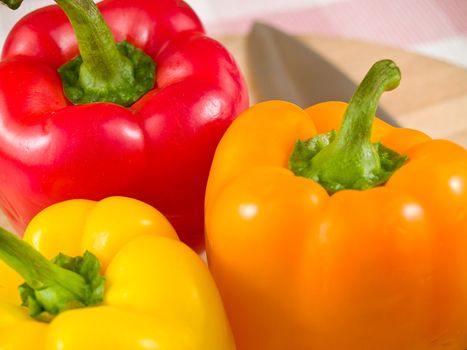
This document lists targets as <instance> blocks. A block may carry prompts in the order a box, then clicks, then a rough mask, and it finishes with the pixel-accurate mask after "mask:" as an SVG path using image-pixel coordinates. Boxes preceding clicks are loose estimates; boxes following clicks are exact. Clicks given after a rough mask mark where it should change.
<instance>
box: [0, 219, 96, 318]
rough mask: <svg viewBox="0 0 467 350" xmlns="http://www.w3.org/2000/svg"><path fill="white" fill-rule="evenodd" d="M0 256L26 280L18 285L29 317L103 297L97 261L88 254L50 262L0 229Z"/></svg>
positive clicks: (42, 315)
mask: <svg viewBox="0 0 467 350" xmlns="http://www.w3.org/2000/svg"><path fill="white" fill-rule="evenodd" d="M0 259H1V260H3V261H4V262H5V263H6V264H7V265H9V266H10V267H11V268H13V269H14V270H15V271H16V272H17V273H18V274H19V275H21V277H23V278H24V280H25V281H26V283H25V284H23V285H21V286H20V287H19V289H20V294H21V298H22V300H23V305H24V306H27V307H29V309H30V313H31V316H33V317H37V318H44V314H45V315H46V317H47V316H54V315H57V314H59V313H60V312H62V311H65V310H69V309H73V308H78V307H85V306H89V305H95V304H98V303H100V302H101V301H102V299H103V287H104V286H103V284H104V280H103V278H102V277H101V276H100V275H99V269H100V264H99V261H98V260H97V259H96V257H94V256H93V255H92V254H91V253H88V252H86V253H85V254H84V256H83V257H77V258H70V257H67V256H65V255H62V254H60V255H59V256H58V257H57V258H55V259H54V260H55V261H53V262H51V261H48V260H47V259H46V258H45V257H44V256H42V255H41V254H40V253H39V252H38V251H37V250H35V249H34V248H33V247H31V246H30V245H29V244H28V243H26V242H24V241H23V240H21V239H20V238H18V237H17V236H15V235H14V234H12V233H10V232H8V231H6V230H4V229H3V228H0Z"/></svg>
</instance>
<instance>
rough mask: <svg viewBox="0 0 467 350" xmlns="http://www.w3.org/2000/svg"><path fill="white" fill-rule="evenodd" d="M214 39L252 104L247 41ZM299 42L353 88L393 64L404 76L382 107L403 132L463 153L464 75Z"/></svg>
mask: <svg viewBox="0 0 467 350" xmlns="http://www.w3.org/2000/svg"><path fill="white" fill-rule="evenodd" d="M218 39H219V40H220V41H221V42H222V43H223V44H224V45H225V46H226V47H227V48H228V49H229V50H230V51H231V52H232V54H233V55H234V57H235V58H236V59H237V62H238V63H239V65H240V67H241V69H242V70H243V72H244V74H245V76H246V80H247V84H248V87H249V89H250V96H251V102H252V103H254V102H255V99H256V96H255V84H254V80H253V76H252V72H251V71H250V69H249V67H248V62H247V53H246V40H245V37H240V36H231V37H221V38H218ZM300 39H301V40H302V41H303V42H304V43H306V44H307V45H309V46H310V47H311V48H313V49H314V50H316V51H317V52H318V53H320V54H321V55H322V56H324V57H325V58H327V59H328V60H329V61H331V62H332V63H333V64H335V65H336V66H337V67H339V68H340V69H341V70H342V71H343V72H344V73H346V74H347V75H348V76H349V77H350V78H351V79H352V80H353V81H355V82H356V83H358V82H360V80H361V79H362V78H363V76H364V75H365V73H366V72H367V71H368V69H369V68H370V67H371V65H372V64H373V63H374V62H376V61H378V60H380V59H383V58H390V59H392V60H394V61H395V62H396V63H397V65H398V66H399V67H400V69H401V72H402V80H401V84H400V86H399V87H398V88H397V89H396V90H394V91H392V92H390V93H386V94H384V95H383V98H382V99H381V104H382V106H383V107H384V108H385V109H386V110H387V111H388V112H389V113H390V114H391V115H392V116H394V118H395V119H396V120H397V121H398V122H399V123H400V125H402V126H404V127H408V128H413V129H418V130H421V131H423V132H425V133H427V134H428V135H430V136H431V137H433V138H444V139H449V140H452V141H455V142H457V143H459V144H462V145H463V146H464V147H467V70H465V69H462V68H460V67H457V66H454V65H451V64H447V63H444V62H441V61H438V60H435V59H432V58H428V57H425V56H421V55H418V54H415V53H411V52H407V51H404V50H401V49H396V48H392V47H387V46H382V45H378V44H371V43H365V42H361V41H356V40H349V39H339V38H332V37H319V36H302V37H300ZM266 59H267V58H266ZM466 60H467V57H466ZM318 84H319V83H318Z"/></svg>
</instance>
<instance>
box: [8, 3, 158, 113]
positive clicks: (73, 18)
mask: <svg viewBox="0 0 467 350" xmlns="http://www.w3.org/2000/svg"><path fill="white" fill-rule="evenodd" d="M0 1H1V2H2V3H4V4H6V5H7V6H8V7H10V8H12V9H16V8H18V7H19V6H20V5H21V3H22V0H0ZM55 2H56V3H57V4H58V5H59V6H60V7H61V8H62V9H63V11H65V13H66V15H67V16H68V19H69V20H70V22H71V25H72V27H73V29H74V31H75V34H76V38H77V40H78V46H79V51H80V56H78V57H77V58H75V59H73V60H72V61H70V62H68V63H66V64H64V65H63V66H62V67H60V68H59V70H58V72H59V74H60V76H61V77H62V81H63V89H64V92H65V95H66V96H67V98H68V99H69V100H70V101H71V102H73V103H74V104H83V103H91V102H113V103H117V104H120V105H122V106H129V105H131V104H133V103H134V102H136V101H137V100H138V99H139V98H140V97H141V96H143V95H144V94H145V93H146V92H148V91H149V90H151V89H152V88H153V87H154V82H155V71H156V64H155V63H154V61H153V60H152V58H151V57H149V56H148V55H146V54H145V53H144V52H143V51H141V50H140V49H138V48H136V47H134V46H133V45H131V44H129V43H128V42H126V41H123V42H120V43H116V42H115V40H114V38H113V36H112V32H111V31H110V29H109V27H108V26H107V24H106V23H105V21H104V18H103V17H102V15H101V13H100V12H99V9H98V8H97V6H96V4H95V3H94V2H93V1H92V0H55Z"/></svg>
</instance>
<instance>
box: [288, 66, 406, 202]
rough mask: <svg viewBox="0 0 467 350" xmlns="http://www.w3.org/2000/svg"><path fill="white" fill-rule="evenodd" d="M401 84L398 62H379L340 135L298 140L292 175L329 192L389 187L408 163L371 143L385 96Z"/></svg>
mask: <svg viewBox="0 0 467 350" xmlns="http://www.w3.org/2000/svg"><path fill="white" fill-rule="evenodd" d="M399 82H400V71H399V68H398V67H397V66H396V64H395V63H394V62H392V61H390V60H382V61H379V62H376V63H375V64H374V65H373V67H371V69H370V70H369V72H368V73H367V75H366V76H365V78H364V79H363V81H362V83H361V84H360V86H359V87H358V88H357V90H356V92H355V94H354V95H353V97H352V99H351V100H350V102H349V106H348V107H347V110H346V112H345V115H344V119H343V122H342V125H341V128H340V130H339V132H337V133H336V132H335V131H333V132H330V133H328V134H325V135H318V136H316V137H314V138H312V139H310V140H307V141H298V142H297V144H296V146H295V149H294V152H293V154H292V156H291V158H290V161H289V167H290V168H291V170H292V171H294V173H295V174H297V175H300V176H304V177H307V178H309V179H312V180H314V181H317V182H319V183H320V184H321V185H322V186H323V187H324V188H326V190H327V191H328V192H329V193H334V192H336V191H339V190H343V189H358V190H364V189H368V188H372V187H375V186H377V185H380V184H383V183H384V182H386V181H387V180H388V179H389V177H390V176H391V175H392V174H393V173H394V171H395V170H397V169H398V168H399V167H400V166H401V165H402V164H403V163H404V162H405V160H406V159H407V158H406V157H404V156H401V155H399V154H398V153H396V152H394V151H392V150H390V149H388V148H386V147H384V146H383V145H382V144H380V143H378V144H372V143H371V142H370V137H371V129H372V125H373V116H374V114H375V112H376V108H377V106H378V101H379V99H380V98H381V95H382V94H383V92H385V91H390V90H392V89H395V88H396V87H397V86H398V85H399Z"/></svg>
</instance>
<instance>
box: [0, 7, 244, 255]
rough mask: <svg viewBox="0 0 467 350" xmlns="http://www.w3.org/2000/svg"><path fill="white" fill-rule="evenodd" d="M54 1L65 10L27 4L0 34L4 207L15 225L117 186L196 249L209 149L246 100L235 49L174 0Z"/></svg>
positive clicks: (114, 191) (0, 195) (0, 188)
mask: <svg viewBox="0 0 467 350" xmlns="http://www.w3.org/2000/svg"><path fill="white" fill-rule="evenodd" d="M0 1H2V2H5V3H7V4H9V5H11V7H15V5H16V6H17V5H18V3H20V2H21V0H0ZM56 2H57V3H58V4H59V6H60V7H61V8H62V9H63V10H62V9H61V8H60V7H58V6H56V5H53V6H49V7H45V8H42V9H39V10H36V11H35V12H32V13H30V14H29V15H27V16H26V17H24V18H23V19H22V20H21V21H19V22H18V23H17V24H16V26H15V27H14V28H13V30H12V31H11V32H10V34H9V36H8V38H7V40H6V42H5V47H4V51H3V56H2V61H1V62H0V169H1V171H0V206H1V208H2V209H3V210H4V211H5V213H6V215H7V216H8V218H9V219H10V222H11V223H12V224H13V226H14V227H15V229H16V230H17V231H18V232H19V233H21V232H22V231H23V230H24V228H25V226H26V225H27V223H28V222H29V220H30V219H31V218H32V217H33V216H34V215H35V214H36V213H37V212H39V211H40V210H41V209H43V208H45V207H47V206H49V205H51V204H53V203H56V202H59V201H63V200H66V199H71V198H88V199H93V200H99V199H101V198H104V197H107V196H111V195H124V196H128V197H133V198H137V199H140V200H142V201H145V202H147V203H149V204H151V205H153V206H154V207H157V208H158V209H159V210H160V211H161V212H162V213H163V214H164V215H166V216H167V217H168V219H169V220H170V221H171V223H172V224H173V225H174V227H175V229H176V231H177V232H178V233H179V235H180V237H181V239H182V240H183V241H184V242H186V243H188V244H189V245H191V246H192V247H194V248H197V249H199V248H200V247H201V246H202V242H203V199H204V191H205V185H206V181H207V176H208V171H209V167H210V164H211V160H212V157H213V154H214V150H215V148H216V145H217V143H218V141H219V140H220V137H221V136H222V134H223V133H224V131H225V129H226V128H227V127H228V125H229V124H230V123H231V122H232V120H233V119H234V118H235V117H236V116H237V115H238V114H240V112H242V111H243V110H244V109H245V108H246V107H247V105H248V95H247V91H246V85H245V83H244V80H243V78H242V76H241V73H240V72H239V69H238V67H237V65H236V63H235V62H234V60H233V58H232V56H231V55H230V54H229V53H228V52H227V50H226V49H225V48H224V47H223V46H222V45H221V44H220V43H218V42H217V41H215V40H213V39H211V38H209V37H207V36H206V35H205V33H204V29H203V27H202V24H201V22H200V20H199V19H198V17H197V16H196V14H195V13H194V12H193V10H192V9H191V8H190V7H189V6H188V5H187V4H186V3H184V2H183V1H180V0H157V1H149V0H106V1H103V2H101V3H99V4H98V5H97V7H96V6H95V5H94V3H93V2H92V1H91V0H74V1H72V0H56ZM97 8H98V9H99V10H100V13H101V14H102V16H103V19H105V22H104V20H103V19H102V16H101V15H100V13H99V11H98V10H97ZM65 13H66V14H65ZM67 16H68V17H69V19H70V21H71V24H70V21H69V19H68V18H67ZM105 23H107V25H106V24H105ZM109 28H110V30H109ZM75 33H76V36H75ZM116 41H117V42H121V41H127V42H129V43H130V44H132V45H134V47H136V48H139V49H140V50H141V51H142V52H141V51H140V50H137V49H134V47H132V46H131V47H127V46H124V47H123V48H122V47H120V46H119V47H118V48H117V46H116V43H115V42H116ZM78 45H79V50H78ZM119 45H120V44H119ZM125 45H126V44H125ZM135 50H136V51H137V52H136V54H137V56H136V58H134V57H130V56H131V55H132V53H133V52H134V51H135ZM128 52H130V53H129V54H128ZM143 52H144V53H145V54H146V55H145V54H144V53H143ZM124 53H125V55H126V54H128V55H130V56H129V57H123V56H122V55H123V54H124ZM78 54H80V55H81V56H80V57H79V58H77V59H75V60H74V61H71V63H68V62H70V60H72V59H73V58H74V57H75V56H77V55H78ZM122 57H123V58H122ZM148 57H150V59H149V61H148ZM141 62H143V63H142V64H143V67H142V68H141V67H137V66H134V67H133V66H132V65H133V64H135V65H137V64H139V63H141ZM153 62H154V63H155V65H156V68H155V73H154V64H153ZM64 64H67V65H65V66H64ZM80 64H81V66H80ZM144 65H146V66H144ZM151 65H152V68H151ZM83 67H84V68H83ZM148 67H149V68H148ZM57 70H60V73H58V72H57ZM62 79H63V80H64V81H63V84H62ZM128 79H129V80H128ZM148 84H149V85H148ZM141 85H144V86H141ZM64 89H65V92H64ZM140 96H142V97H140ZM72 101H73V102H72ZM125 106H126V107H125Z"/></svg>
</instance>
